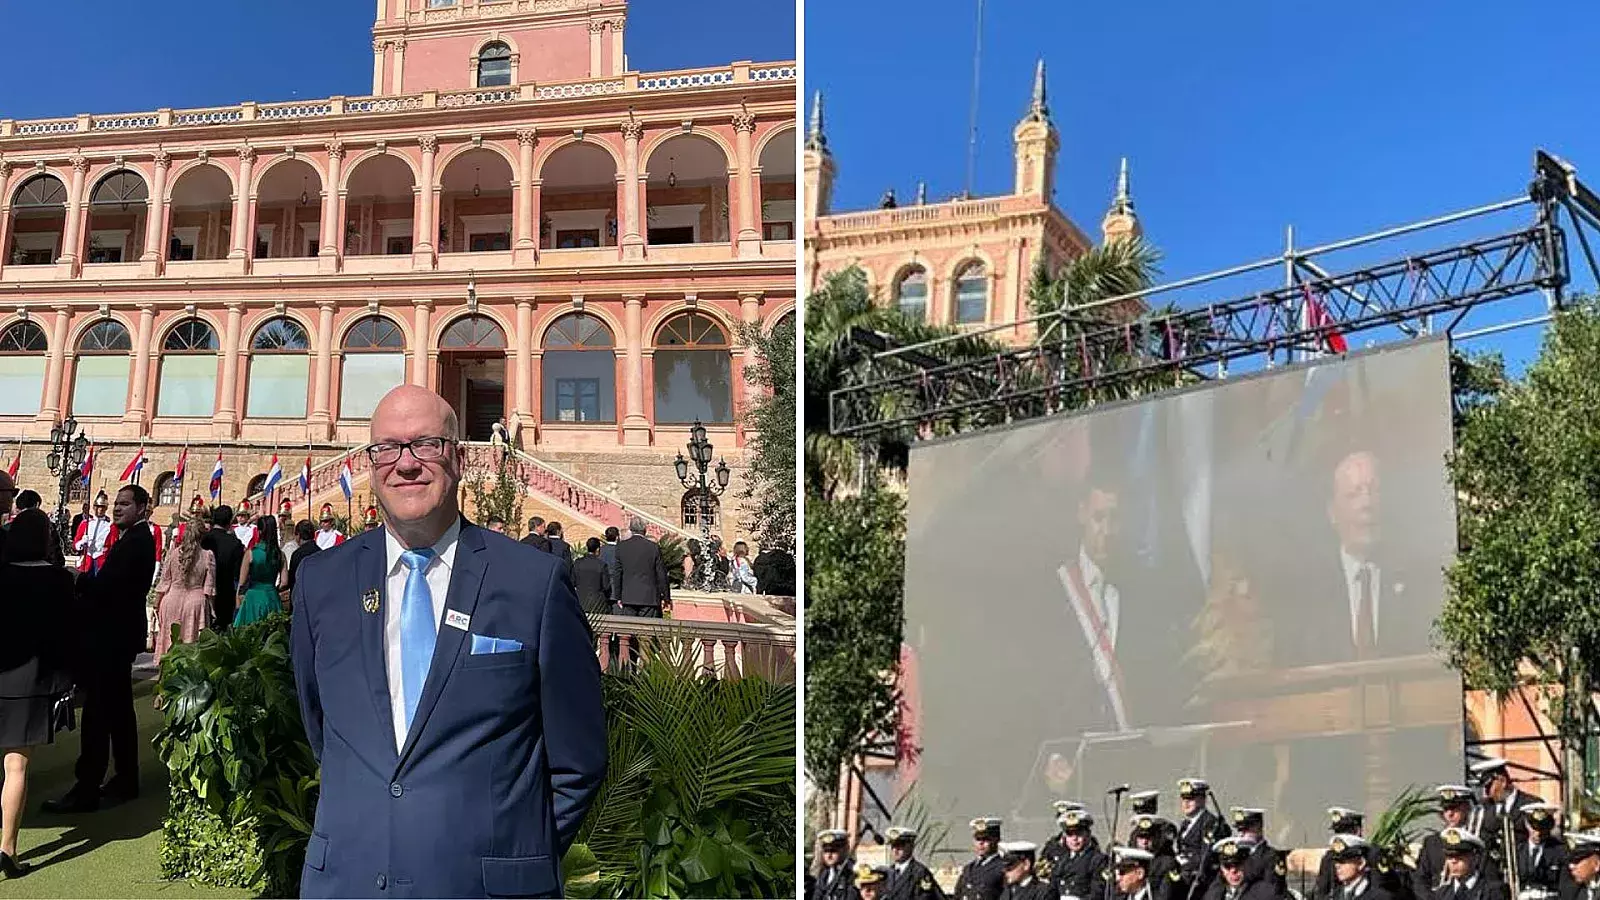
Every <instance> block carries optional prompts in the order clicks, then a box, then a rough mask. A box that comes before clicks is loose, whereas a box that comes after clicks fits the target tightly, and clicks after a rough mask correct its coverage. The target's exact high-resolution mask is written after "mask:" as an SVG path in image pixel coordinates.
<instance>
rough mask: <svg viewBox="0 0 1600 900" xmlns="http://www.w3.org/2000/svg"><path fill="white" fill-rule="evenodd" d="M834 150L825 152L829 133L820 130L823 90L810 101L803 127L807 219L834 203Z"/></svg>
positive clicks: (818, 214) (813, 219)
mask: <svg viewBox="0 0 1600 900" xmlns="http://www.w3.org/2000/svg"><path fill="white" fill-rule="evenodd" d="M835 172H836V169H835V168H834V165H833V154H832V153H829V152H828V137H827V135H826V134H824V133H823V122H822V92H821V91H817V93H816V95H815V97H814V98H813V99H812V101H811V127H810V128H809V129H807V131H806V148H805V185H806V222H807V223H815V222H816V221H817V220H818V219H819V218H821V217H823V216H825V215H828V212H829V210H830V209H831V208H832V206H833V177H834V174H835Z"/></svg>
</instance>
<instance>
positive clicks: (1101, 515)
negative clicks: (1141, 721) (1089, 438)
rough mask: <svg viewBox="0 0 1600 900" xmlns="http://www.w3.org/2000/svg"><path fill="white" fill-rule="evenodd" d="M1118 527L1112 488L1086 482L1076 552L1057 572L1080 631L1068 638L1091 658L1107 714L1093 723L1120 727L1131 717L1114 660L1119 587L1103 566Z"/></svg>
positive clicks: (1119, 614) (1119, 611)
mask: <svg viewBox="0 0 1600 900" xmlns="http://www.w3.org/2000/svg"><path fill="white" fill-rule="evenodd" d="M1120 527H1121V518H1120V510H1119V498H1118V494H1117V491H1116V490H1115V488H1113V487H1112V486H1111V485H1110V484H1109V483H1108V482H1106V481H1104V480H1093V481H1091V483H1090V484H1089V486H1088V487H1087V489H1086V491H1085V493H1084V495H1083V499H1081V500H1080V501H1078V528H1079V536H1078V552H1077V553H1076V554H1074V556H1073V557H1072V558H1071V559H1070V560H1069V561H1068V562H1067V563H1066V564H1065V565H1063V566H1061V568H1060V569H1059V570H1058V574H1059V575H1060V577H1061V586H1062V587H1063V588H1064V589H1065V590H1066V592H1067V600H1068V602H1069V604H1070V605H1071V608H1072V612H1073V614H1074V617H1075V618H1076V619H1077V621H1078V626H1079V629H1080V632H1081V636H1080V637H1079V638H1078V639H1076V640H1074V639H1073V638H1071V637H1069V638H1068V639H1067V640H1068V643H1069V644H1075V645H1076V647H1075V649H1077V648H1081V649H1082V651H1083V652H1084V653H1086V654H1087V656H1086V657H1085V658H1087V659H1089V660H1090V661H1091V665H1092V666H1093V669H1094V677H1095V681H1096V682H1097V683H1098V684H1099V685H1100V691H1099V692H1098V693H1097V697H1096V699H1097V700H1098V701H1099V703H1098V704H1097V705H1098V706H1100V707H1101V708H1102V709H1103V710H1104V711H1105V712H1106V713H1107V714H1108V715H1107V716H1105V717H1104V718H1105V721H1102V722H1100V723H1098V725H1099V726H1100V727H1113V726H1114V727H1115V728H1116V729H1117V730H1119V731H1126V730H1127V728H1128V726H1129V723H1130V721H1131V720H1130V719H1129V717H1128V706H1127V700H1128V698H1127V695H1126V691H1125V689H1124V685H1123V680H1122V671H1121V667H1120V666H1119V665H1118V663H1117V628H1118V626H1119V625H1120V624H1121V619H1122V592H1121V591H1119V590H1118V589H1117V586H1116V585H1114V584H1112V583H1111V575H1110V573H1109V572H1108V571H1107V570H1108V567H1109V565H1110V560H1111V548H1112V547H1113V545H1114V543H1115V541H1116V538H1117V535H1118V532H1119V529H1120ZM1080 641H1081V642H1080ZM1068 655H1069V656H1076V655H1077V654H1075V653H1074V654H1068Z"/></svg>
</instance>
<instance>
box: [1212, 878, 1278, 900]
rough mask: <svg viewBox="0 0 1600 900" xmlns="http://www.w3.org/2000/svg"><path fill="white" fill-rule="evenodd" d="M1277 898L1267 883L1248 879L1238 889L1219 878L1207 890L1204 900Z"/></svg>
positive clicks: (1263, 899) (1271, 899)
mask: <svg viewBox="0 0 1600 900" xmlns="http://www.w3.org/2000/svg"><path fill="white" fill-rule="evenodd" d="M1276 896H1277V895H1276V894H1274V893H1273V892H1272V885H1270V884H1267V883H1266V882H1265V881H1250V880H1248V879H1246V880H1245V881H1244V883H1242V884H1240V885H1239V886H1238V887H1230V886H1229V885H1228V883H1227V882H1226V881H1223V880H1222V879H1221V878H1218V879H1217V880H1216V881H1213V882H1211V886H1210V887H1208V888H1206V893H1205V897H1204V898H1203V900H1274V898H1275V897H1276Z"/></svg>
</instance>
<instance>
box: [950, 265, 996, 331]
mask: <svg viewBox="0 0 1600 900" xmlns="http://www.w3.org/2000/svg"><path fill="white" fill-rule="evenodd" d="M955 305H956V309H955V313H956V316H955V318H956V324H957V325H979V324H982V323H983V322H985V321H987V320H988V318H989V270H988V269H987V268H986V267H985V266H984V264H983V263H981V262H969V263H967V264H966V265H965V266H963V267H962V268H961V269H960V271H959V272H958V273H957V274H956V284H955Z"/></svg>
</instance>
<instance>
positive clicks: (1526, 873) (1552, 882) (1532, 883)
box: [1517, 835, 1572, 894]
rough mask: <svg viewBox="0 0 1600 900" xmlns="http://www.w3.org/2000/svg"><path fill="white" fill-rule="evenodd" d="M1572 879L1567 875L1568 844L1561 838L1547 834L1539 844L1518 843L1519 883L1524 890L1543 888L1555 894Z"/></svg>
mask: <svg viewBox="0 0 1600 900" xmlns="http://www.w3.org/2000/svg"><path fill="white" fill-rule="evenodd" d="M1571 880H1572V878H1571V877H1570V876H1568V875H1567V845H1566V843H1565V842H1564V841H1562V840H1561V839H1560V838H1554V837H1550V836H1549V835H1545V838H1544V840H1542V841H1539V842H1538V843H1537V844H1533V843H1532V842H1530V841H1523V842H1522V843H1519V844H1518V845H1517V885H1518V886H1519V887H1521V888H1522V889H1523V890H1527V889H1528V888H1542V889H1544V890H1546V891H1549V892H1550V893H1551V894H1555V893H1556V892H1558V891H1559V890H1560V889H1561V885H1562V882H1565V881H1571Z"/></svg>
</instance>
